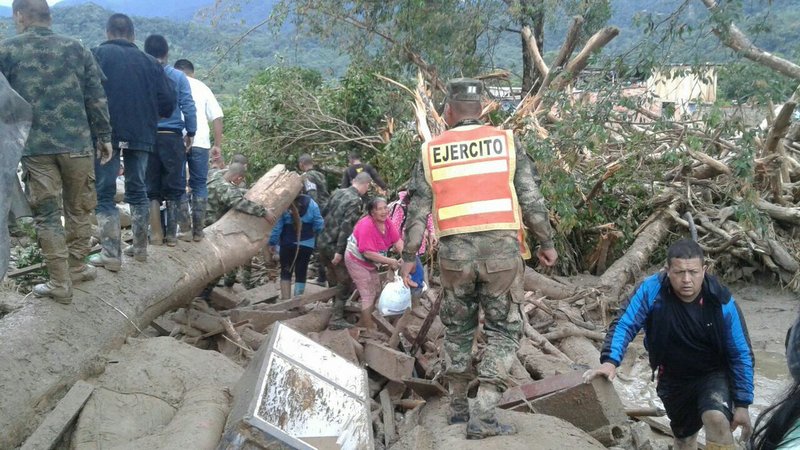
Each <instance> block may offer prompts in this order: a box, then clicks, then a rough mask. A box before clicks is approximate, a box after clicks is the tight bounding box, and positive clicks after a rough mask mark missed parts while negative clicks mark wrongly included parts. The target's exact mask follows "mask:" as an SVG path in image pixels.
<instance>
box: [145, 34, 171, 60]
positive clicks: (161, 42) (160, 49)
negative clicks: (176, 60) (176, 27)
mask: <svg viewBox="0 0 800 450" xmlns="http://www.w3.org/2000/svg"><path fill="white" fill-rule="evenodd" d="M144 52H145V53H147V54H148V55H150V56H152V57H153V58H156V59H162V58H166V56H167V53H169V44H167V39H166V38H165V37H164V36H162V35H160V34H151V35H150V36H147V39H145V40H144Z"/></svg>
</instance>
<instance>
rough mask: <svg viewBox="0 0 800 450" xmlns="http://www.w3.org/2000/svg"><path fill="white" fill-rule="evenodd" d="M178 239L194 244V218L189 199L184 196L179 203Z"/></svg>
mask: <svg viewBox="0 0 800 450" xmlns="http://www.w3.org/2000/svg"><path fill="white" fill-rule="evenodd" d="M177 220H178V228H179V231H178V239H180V240H182V241H184V242H192V216H191V214H190V213H189V199H188V198H186V196H185V195H184V196H183V198H181V200H180V202H178V217H177Z"/></svg>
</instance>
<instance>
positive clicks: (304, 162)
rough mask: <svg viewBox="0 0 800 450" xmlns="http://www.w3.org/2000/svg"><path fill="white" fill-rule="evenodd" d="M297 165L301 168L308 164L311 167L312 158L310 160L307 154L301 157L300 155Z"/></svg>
mask: <svg viewBox="0 0 800 450" xmlns="http://www.w3.org/2000/svg"><path fill="white" fill-rule="evenodd" d="M297 164H300V165H302V166H305V165H309V164H311V165H313V164H314V158H312V157H311V155H309V154H308V153H303V154H302V155H300V157H299V158H297Z"/></svg>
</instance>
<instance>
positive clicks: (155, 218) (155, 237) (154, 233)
mask: <svg viewBox="0 0 800 450" xmlns="http://www.w3.org/2000/svg"><path fill="white" fill-rule="evenodd" d="M149 210H150V245H164V228H163V227H162V225H161V202H159V201H158V200H150V208H149Z"/></svg>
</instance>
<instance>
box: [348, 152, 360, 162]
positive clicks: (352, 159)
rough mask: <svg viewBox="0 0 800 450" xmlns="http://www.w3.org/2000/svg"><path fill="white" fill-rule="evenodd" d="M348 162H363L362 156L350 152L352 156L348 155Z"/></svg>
mask: <svg viewBox="0 0 800 450" xmlns="http://www.w3.org/2000/svg"><path fill="white" fill-rule="evenodd" d="M347 160H348V161H349V162H353V161H360V160H361V155H360V154H359V153H358V152H350V154H349V155H347Z"/></svg>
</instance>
